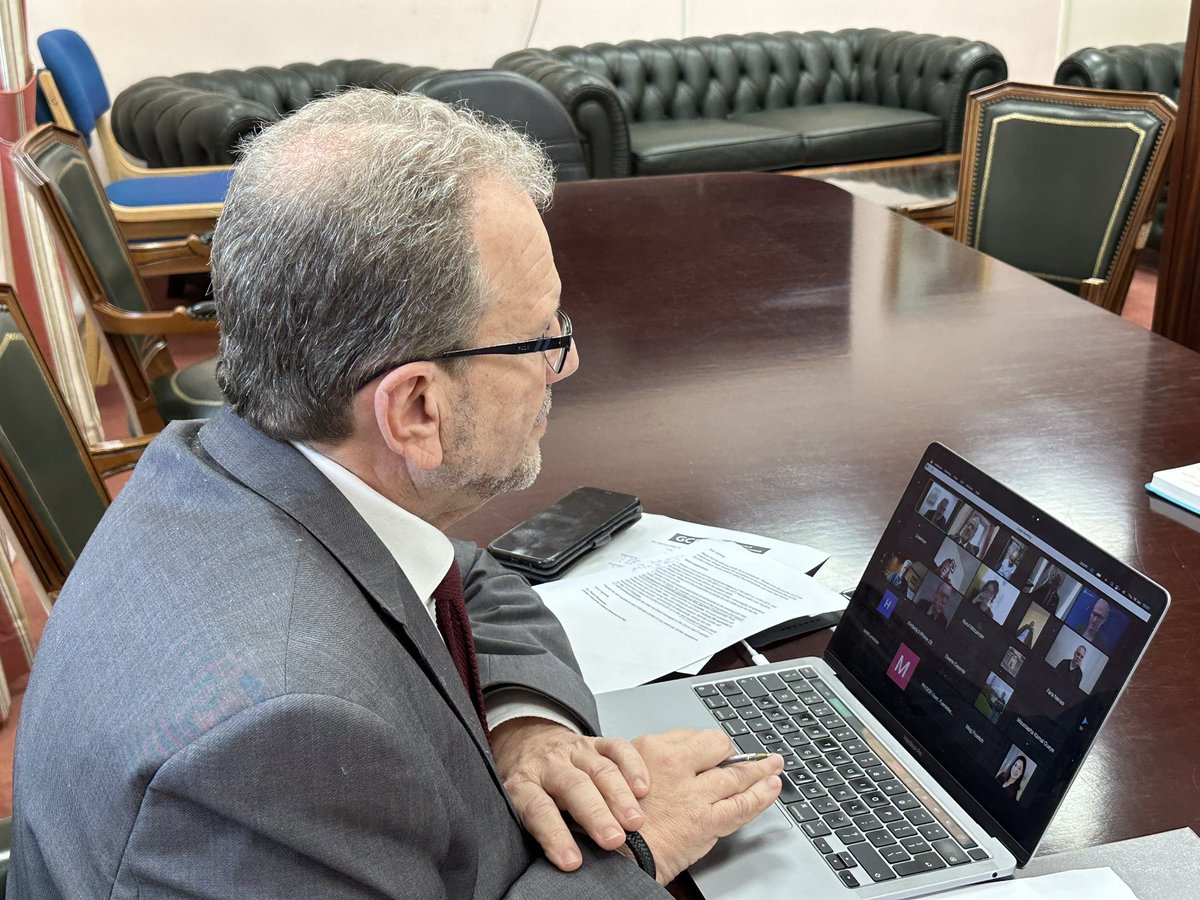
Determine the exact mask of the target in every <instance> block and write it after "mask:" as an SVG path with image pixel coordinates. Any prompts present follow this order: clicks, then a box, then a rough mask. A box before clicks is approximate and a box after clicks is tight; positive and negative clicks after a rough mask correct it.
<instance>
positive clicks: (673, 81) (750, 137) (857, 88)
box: [494, 28, 1008, 178]
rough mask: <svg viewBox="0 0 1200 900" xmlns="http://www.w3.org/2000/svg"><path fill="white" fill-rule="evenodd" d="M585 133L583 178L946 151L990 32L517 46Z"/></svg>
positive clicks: (1000, 72)
mask: <svg viewBox="0 0 1200 900" xmlns="http://www.w3.org/2000/svg"><path fill="white" fill-rule="evenodd" d="M494 68H497V69H508V70H511V71H514V72H519V73H521V74H522V75H525V76H526V77H528V78H532V79H533V80H535V81H537V82H539V83H540V84H542V85H543V86H545V87H546V88H548V89H549V90H550V92H551V93H552V94H554V95H555V96H556V97H557V98H558V99H559V101H560V102H561V103H562V104H563V105H564V106H565V107H566V108H567V111H568V112H569V113H570V115H571V117H572V119H573V120H574V121H575V125H576V127H577V128H578V130H579V132H580V133H581V135H582V136H583V139H584V145H585V152H586V153H587V154H588V160H589V170H590V172H591V174H592V176H593V177H600V178H607V177H622V176H626V175H662V174H674V173H682V172H711V171H745V170H759V171H763V170H771V169H787V168H794V167H798V166H820V165H834V164H841V163H853V162H862V161H867V160H873V159H886V158H890V157H903V156H915V155H920V154H929V153H943V152H946V153H949V152H954V151H956V150H958V148H959V144H960V141H961V139H962V127H963V108H964V106H965V104H966V97H967V94H968V93H970V92H971V91H973V90H975V89H976V88H980V87H984V86H985V85H989V84H993V83H995V82H997V81H1002V80H1003V79H1004V78H1005V77H1006V75H1007V72H1008V70H1007V66H1006V65H1005V62H1004V57H1003V56H1001V55H1000V52H999V51H998V50H996V48H995V47H992V46H991V45H990V44H985V43H982V42H979V41H969V40H965V39H963V38H957V37H939V36H937V35H930V34H912V33H910V32H891V31H884V30H882V29H878V28H871V29H846V30H843V31H838V32H835V33H829V32H823V31H814V32H807V33H804V34H799V33H796V32H780V33H778V34H745V35H722V36H720V37H715V38H702V37H692V38H685V39H683V40H657V41H625V42H624V43H621V44H615V45H614V44H589V45H588V46H586V47H559V48H557V49H555V50H537V49H530V50H519V51H516V52H515V53H509V54H508V55H506V56H504V57H501V58H500V59H499V60H497V62H496V63H495V65H494Z"/></svg>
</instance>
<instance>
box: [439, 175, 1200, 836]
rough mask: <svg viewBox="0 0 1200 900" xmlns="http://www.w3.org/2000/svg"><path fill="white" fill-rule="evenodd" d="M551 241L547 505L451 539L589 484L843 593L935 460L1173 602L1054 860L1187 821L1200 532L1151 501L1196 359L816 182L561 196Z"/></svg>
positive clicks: (803, 649) (675, 181) (732, 662)
mask: <svg viewBox="0 0 1200 900" xmlns="http://www.w3.org/2000/svg"><path fill="white" fill-rule="evenodd" d="M547 226H548V228H549V232H550V236H551V241H552V243H553V245H554V252H555V258H556V261H557V264H558V269H559V273H560V274H561V276H562V280H563V295H562V303H563V307H564V308H565V309H566V310H567V311H568V312H569V313H570V314H571V318H572V320H573V322H574V326H575V332H576V335H577V339H578V345H579V349H580V354H581V366H580V369H579V371H578V372H577V373H576V374H575V375H574V376H573V377H572V378H571V379H569V380H567V381H564V382H563V383H562V384H561V385H559V386H558V387H556V388H555V391H554V410H553V412H552V414H551V418H550V427H549V431H548V433H547V435H546V437H545V439H544V440H543V442H542V455H543V459H544V465H543V472H542V476H541V478H540V479H539V480H538V482H537V484H536V485H535V486H534V487H533V488H531V489H530V490H528V491H525V492H523V493H520V494H516V495H511V496H506V497H501V498H498V499H497V500H495V501H493V502H492V503H490V504H489V505H488V506H486V507H484V509H482V510H480V511H479V512H477V513H476V514H474V515H473V516H471V517H470V518H468V519H466V520H464V521H463V522H462V523H460V524H459V526H458V527H457V528H456V529H455V530H454V531H455V534H456V535H458V536H463V537H469V538H471V539H474V540H477V541H480V542H481V543H486V542H487V541H488V540H490V539H491V538H493V537H495V536H496V535H497V534H499V533H500V532H502V531H504V530H505V529H506V528H508V527H509V526H510V525H512V524H513V523H515V522H516V521H518V520H519V519H521V518H524V517H525V516H527V515H529V514H530V513H532V512H534V511H536V510H538V509H540V508H542V507H543V506H546V505H547V504H549V503H550V502H552V501H553V500H555V499H557V498H558V497H560V496H561V495H563V494H565V493H567V492H568V491H569V490H571V489H573V488H575V487H577V486H579V485H582V484H591V485H596V486H599V487H606V488H612V489H616V490H621V491H628V492H630V493H634V494H637V495H638V496H640V497H641V498H642V501H643V503H644V505H645V508H646V509H647V510H648V511H650V512H657V513H663V514H666V515H670V516H675V517H677V518H681V519H686V520H691V521H698V522H705V523H709V524H713V525H721V526H726V527H730V528H736V529H741V530H744V531H750V532H756V533H761V534H767V535H772V536H775V537H779V538H784V539H787V540H793V541H798V542H802V543H806V544H810V545H812V546H815V547H819V548H821V549H823V550H825V551H827V552H828V553H830V554H831V559H830V560H829V562H828V563H826V565H825V566H824V568H823V569H822V572H821V573H820V575H819V578H820V580H821V581H823V582H824V583H825V584H827V585H829V586H830V587H835V588H838V589H841V588H844V587H852V586H853V585H854V584H856V583H857V581H858V577H859V575H860V574H861V573H862V571H863V570H864V569H865V567H866V566H867V564H868V561H869V559H870V557H871V555H872V554H873V551H874V549H875V543H876V541H877V539H878V537H879V535H880V534H881V533H882V531H883V529H884V526H885V524H886V522H887V521H888V518H889V517H890V515H891V513H892V511H893V509H894V507H895V504H896V502H897V500H898V499H899V496H900V494H901V492H902V491H903V489H904V487H905V485H906V484H907V483H908V479H909V476H910V475H911V474H912V470H913V469H914V468H915V466H916V463H917V461H918V459H919V458H920V456H921V453H922V451H923V450H924V449H925V447H926V445H927V444H928V443H929V442H930V441H932V440H940V441H942V442H943V443H945V444H947V445H948V446H950V447H951V448H953V449H954V450H957V451H958V452H959V453H961V454H963V455H964V456H966V457H967V458H968V459H971V460H972V461H974V462H975V463H976V464H977V465H979V466H980V467H982V468H983V469H985V470H986V471H988V472H990V473H991V474H993V475H994V476H996V477H997V478H999V479H1000V480H1001V481H1003V482H1005V483H1006V484H1008V485H1009V486H1011V487H1013V488H1014V489H1015V490H1017V491H1018V492H1019V493H1021V494H1023V495H1025V496H1026V497H1028V498H1029V499H1031V500H1033V501H1034V502H1036V503H1038V504H1039V505H1040V506H1042V507H1043V508H1045V509H1046V510H1047V511H1048V512H1050V513H1051V514H1053V515H1055V516H1057V517H1058V518H1060V519H1062V520H1063V521H1064V522H1066V524H1067V525H1069V526H1071V527H1072V528H1074V529H1075V530H1077V531H1079V532H1080V533H1081V534H1083V535H1085V536H1086V537H1088V538H1090V539H1091V540H1093V541H1094V542H1095V543H1097V544H1099V545H1100V546H1102V547H1104V548H1106V549H1107V550H1109V551H1111V552H1112V553H1114V554H1116V555H1117V556H1118V557H1120V558H1121V559H1123V560H1125V561H1127V562H1129V563H1131V564H1133V565H1134V566H1136V567H1138V568H1140V569H1142V570H1143V571H1145V572H1146V573H1147V574H1149V575H1150V577H1152V578H1154V579H1155V580H1156V581H1158V582H1159V583H1161V584H1163V585H1164V586H1165V587H1166V588H1167V589H1168V590H1169V591H1170V592H1171V595H1172V597H1173V598H1174V604H1173V606H1172V608H1171V611H1170V612H1169V613H1168V615H1167V618H1166V621H1165V623H1164V625H1163V627H1162V629H1161V631H1160V632H1159V635H1158V637H1157V638H1156V639H1155V641H1154V643H1153V644H1152V645H1151V647H1150V649H1149V651H1148V653H1147V654H1146V657H1145V659H1144V660H1143V662H1142V664H1141V667H1140V668H1139V669H1138V671H1137V673H1136V675H1135V677H1134V680H1133V683H1132V684H1131V685H1130V687H1129V688H1128V690H1127V691H1126V693H1125V695H1124V697H1123V698H1122V700H1121V701H1120V703H1119V704H1118V706H1117V709H1116V711H1115V712H1114V715H1113V718H1112V719H1111V720H1110V723H1109V725H1108V726H1107V727H1106V729H1105V730H1104V731H1103V732H1102V734H1101V735H1100V737H1099V739H1098V742H1097V744H1096V746H1095V747H1094V749H1093V752H1092V754H1091V756H1090V757H1089V758H1088V761H1087V763H1086V765H1085V767H1084V770H1083V772H1082V774H1081V775H1080V776H1079V778H1078V780H1077V781H1076V783H1075V785H1074V786H1073V787H1072V788H1071V791H1070V794H1069V795H1068V797H1067V800H1066V802H1065V803H1064V805H1063V807H1062V809H1061V810H1060V811H1059V813H1058V815H1057V817H1056V818H1055V820H1054V822H1053V824H1052V825H1051V827H1050V830H1049V832H1048V833H1047V835H1046V839H1045V841H1044V842H1043V844H1042V850H1041V852H1043V853H1046V852H1055V851H1060V850H1067V849H1073V848H1078V847H1085V846H1092V845H1096V844H1100V843H1105V842H1109V841H1115V840H1121V839H1123V838H1129V837H1134V836H1138V835H1144V834H1150V833H1154V832H1159V831H1164V830H1166V829H1171V828H1178V827H1181V826H1192V827H1195V826H1196V825H1197V823H1200V778H1198V777H1197V776H1196V771H1197V766H1198V765H1200V649H1198V647H1200V520H1198V519H1196V518H1191V519H1190V520H1189V519H1188V517H1187V514H1186V513H1183V512H1178V513H1173V515H1175V516H1177V517H1178V519H1179V521H1176V520H1175V519H1173V518H1172V517H1171V516H1169V515H1166V514H1163V512H1160V511H1159V510H1162V509H1164V508H1170V507H1168V506H1167V505H1166V504H1159V503H1158V501H1152V500H1151V498H1150V497H1149V495H1147V494H1146V492H1145V491H1144V490H1143V484H1144V483H1145V482H1146V481H1147V480H1149V477H1150V474H1151V473H1152V472H1153V471H1154V470H1156V469H1162V468H1168V467H1174V466H1179V465H1184V464H1187V463H1191V462H1195V461H1198V460H1200V355H1197V354H1195V353H1194V352H1192V351H1190V350H1187V349H1184V348H1183V347H1180V346H1179V345H1176V344H1173V343H1170V342H1168V341H1166V340H1164V339H1162V338H1160V337H1158V336H1156V335H1154V334H1151V333H1149V332H1147V331H1144V330H1143V329H1141V328H1138V327H1137V326H1135V325H1132V324H1130V323H1128V322H1125V321H1122V320H1121V319H1120V318H1118V317H1117V316H1114V315H1112V314H1111V313H1107V312H1104V311H1103V310H1100V309H1098V308H1097V307H1094V306H1091V305H1090V304H1088V303H1086V302H1084V301H1082V300H1079V299H1077V298H1075V297H1072V296H1070V295H1068V294H1066V293H1064V292H1062V291H1060V290H1058V289H1057V288H1054V287H1051V286H1049V285H1046V284H1044V283H1043V282H1040V281H1038V280H1036V279H1034V278H1032V277H1030V276H1027V275H1025V274H1024V273H1021V272H1018V271H1017V270H1015V269H1012V268H1010V267H1008V266H1006V265H1003V264H1001V263H998V262H995V261H993V260H990V259H987V258H986V257H984V256H982V255H980V254H978V253H976V252H974V251H972V250H969V249H967V248H965V247H963V246H960V245H958V244H955V243H954V242H953V241H951V240H950V239H948V238H946V237H943V236H941V235H938V234H936V233H934V232H933V231H930V230H929V229H927V228H924V227H922V226H920V225H917V224H915V223H913V222H909V221H906V220H904V219H902V218H900V217H899V216H897V215H894V214H892V213H890V212H888V211H886V210H885V209H883V208H881V207H877V206H873V205H871V204H869V203H867V202H866V201H863V200H857V199H855V198H853V197H851V196H850V195H849V194H847V193H845V192H843V191H841V190H839V189H838V188H835V187H833V186H830V185H827V184H823V183H820V182H815V181H810V180H807V179H803V178H787V177H783V176H778V175H757V174H743V175H704V176H683V177H675V178H663V179H650V178H646V179H630V180H625V181H607V182H605V181H601V182H584V183H576V184H564V185H561V186H560V187H559V189H558V194H557V198H556V200H555V204H554V207H553V208H552V209H551V210H550V212H549V213H548V215H547ZM1185 522H1186V524H1184V523H1185ZM828 635H829V632H828V631H826V632H824V633H822V634H818V635H812V636H809V637H807V638H802V639H800V640H797V641H793V642H791V643H790V644H785V645H781V646H777V647H775V648H773V649H772V650H771V651H770V652H769V653H768V655H769V656H771V657H772V658H773V659H777V660H778V659H787V658H790V657H793V656H800V655H816V654H819V653H820V651H821V650H822V649H823V648H824V646H825V643H826V641H827V640H828ZM747 662H748V661H746V660H743V659H741V658H739V657H738V656H737V655H736V654H734V653H733V652H732V651H726V652H724V653H722V654H719V655H718V657H717V658H716V659H715V660H714V663H713V665H716V666H721V667H725V668H728V667H733V666H738V665H745V664H747Z"/></svg>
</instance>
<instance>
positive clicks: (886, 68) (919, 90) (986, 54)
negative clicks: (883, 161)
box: [838, 29, 1008, 153]
mask: <svg viewBox="0 0 1200 900" xmlns="http://www.w3.org/2000/svg"><path fill="white" fill-rule="evenodd" d="M842 34H845V32H839V33H838V36H841V35H842ZM859 34H860V35H862V39H863V41H864V47H863V51H864V52H863V53H862V55H861V56H860V57H859V62H858V66H859V70H860V75H861V78H862V84H863V99H864V100H865V101H867V102H870V103H878V104H880V105H882V106H894V107H904V108H906V109H919V110H921V111H923V112H927V113H930V114H932V115H935V116H938V117H939V118H941V120H942V123H943V126H942V127H943V131H942V137H943V140H942V152H943V153H957V152H958V151H959V150H961V149H962V131H963V124H964V119H965V115H966V107H967V95H968V94H969V93H971V92H972V91H974V90H978V89H979V88H981V87H986V86H987V85H989V84H995V83H996V82H998V81H1003V80H1004V79H1005V78H1007V77H1008V65H1007V64H1006V63H1005V61H1004V57H1003V56H1002V55H1001V53H1000V51H999V50H997V49H996V48H995V47H993V46H992V45H991V44H987V43H984V42H983V41H969V40H966V39H965V38H959V37H943V36H940V35H933V34H913V33H911V32H903V31H897V32H889V31H883V30H881V29H867V30H865V31H862V32H859Z"/></svg>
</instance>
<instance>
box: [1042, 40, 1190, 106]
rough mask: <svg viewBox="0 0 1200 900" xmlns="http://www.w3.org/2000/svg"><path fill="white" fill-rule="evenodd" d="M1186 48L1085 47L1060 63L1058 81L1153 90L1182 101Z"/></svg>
mask: <svg viewBox="0 0 1200 900" xmlns="http://www.w3.org/2000/svg"><path fill="white" fill-rule="evenodd" d="M1183 49H1184V45H1183V44H1182V43H1179V44H1140V45H1132V44H1120V45H1117V46H1115V47H1104V48H1101V49H1097V48H1096V47H1085V48H1084V49H1082V50H1077V51H1076V52H1074V53H1072V54H1071V55H1070V56H1068V57H1067V58H1066V59H1064V60H1063V61H1062V63H1061V64H1060V65H1059V67H1058V72H1056V73H1055V75H1054V83H1055V84H1069V85H1074V86H1075V87H1090V88H1102V89H1104V90H1118V91H1151V92H1152V93H1155V94H1162V95H1163V96H1166V97H1170V98H1171V99H1172V100H1174V101H1175V102H1176V103H1178V102H1179V82H1180V79H1181V77H1182V74H1183Z"/></svg>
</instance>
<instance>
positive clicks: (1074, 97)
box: [954, 82, 1175, 313]
mask: <svg viewBox="0 0 1200 900" xmlns="http://www.w3.org/2000/svg"><path fill="white" fill-rule="evenodd" d="M1174 130H1175V104H1174V103H1172V102H1171V101H1170V100H1169V99H1167V98H1166V97H1163V96H1162V95H1160V94H1149V93H1141V92H1137V91H1102V90H1094V89H1088V88H1072V87H1062V86H1056V87H1048V86H1040V85H1029V84H1017V83H1013V82H1005V83H1002V84H998V85H993V86H992V87H988V88H984V89H982V90H979V91H976V92H974V93H973V94H971V95H970V97H969V98H968V100H967V121H966V128H965V131H964V136H963V154H962V167H961V170H960V172H959V183H958V206H957V209H956V212H955V221H954V238H955V240H958V241H961V242H963V243H965V244H967V245H969V246H971V247H974V248H975V249H977V250H981V251H983V252H984V253H987V254H988V255H990V256H994V257H996V258H997V259H1001V260H1003V261H1005V262H1007V263H1010V264H1012V265H1014V266H1017V267H1019V268H1022V269H1024V270H1026V271H1027V272H1029V273H1030V274H1033V275H1037V276H1038V277H1039V278H1042V279H1045V280H1046V281H1049V282H1050V283H1051V284H1055V285H1057V286H1058V287H1061V288H1064V289H1066V290H1069V291H1071V292H1073V293H1076V294H1079V295H1080V296H1081V297H1084V298H1085V299H1087V300H1090V301H1092V302H1093V303H1095V304H1097V305H1098V306H1102V307H1104V308H1105V309H1108V310H1112V311H1113V312H1116V313H1120V311H1121V307H1122V306H1123V305H1124V303H1125V294H1126V293H1127V292H1128V290H1129V282H1130V280H1131V279H1132V277H1133V269H1134V264H1135V262H1136V254H1137V251H1138V250H1139V249H1140V248H1141V247H1142V246H1143V245H1144V243H1145V239H1146V235H1147V234H1148V231H1149V227H1150V219H1151V216H1152V214H1153V212H1154V203H1155V200H1156V199H1157V197H1158V195H1159V191H1160V189H1161V187H1162V183H1163V179H1164V177H1165V176H1166V162H1167V153H1168V151H1169V150H1170V147H1171V138H1172V135H1173V133H1174Z"/></svg>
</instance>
